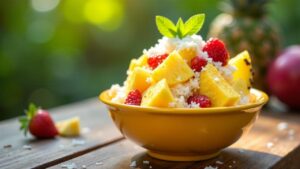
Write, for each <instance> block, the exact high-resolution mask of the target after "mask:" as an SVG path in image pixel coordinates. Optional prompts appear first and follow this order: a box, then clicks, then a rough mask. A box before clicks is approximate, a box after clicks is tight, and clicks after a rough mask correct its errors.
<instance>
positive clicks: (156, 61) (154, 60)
mask: <svg viewBox="0 0 300 169" xmlns="http://www.w3.org/2000/svg"><path fill="white" fill-rule="evenodd" d="M167 57H168V54H163V55H157V56H152V57H149V58H148V61H147V62H148V65H149V66H150V67H151V68H152V69H155V68H156V67H157V66H158V65H160V64H161V63H162V62H163V61H164V60H165V59H166V58H167Z"/></svg>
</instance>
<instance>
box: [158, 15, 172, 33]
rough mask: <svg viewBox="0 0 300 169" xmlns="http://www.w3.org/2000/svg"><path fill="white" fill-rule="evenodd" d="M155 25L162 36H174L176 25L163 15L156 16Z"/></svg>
mask: <svg viewBox="0 0 300 169" xmlns="http://www.w3.org/2000/svg"><path fill="white" fill-rule="evenodd" d="M156 26H157V29H158V31H159V32H160V33H161V34H162V35H163V36H166V37H169V38H174V37H175V36H176V26H175V25H174V23H173V22H172V21H171V20H170V19H168V18H166V17H163V16H156Z"/></svg>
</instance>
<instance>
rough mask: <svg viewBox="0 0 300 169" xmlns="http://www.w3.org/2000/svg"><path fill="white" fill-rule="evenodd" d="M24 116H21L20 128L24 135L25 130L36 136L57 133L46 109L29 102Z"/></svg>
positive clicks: (45, 136)
mask: <svg viewBox="0 0 300 169" xmlns="http://www.w3.org/2000/svg"><path fill="white" fill-rule="evenodd" d="M25 113H26V116H24V117H21V118H20V119H19V121H20V122H21V127H20V129H21V130H24V134H25V136H26V134H27V131H28V130H29V132H30V133H31V134H32V135H34V136H35V137H37V138H52V137H55V136H56V135H58V131H57V129H56V127H55V124H54V122H53V120H52V118H51V116H50V115H49V113H48V112H47V111H46V110H43V109H40V108H37V107H36V106H35V105H34V104H32V103H31V104H30V105H29V108H28V110H27V111H26V112H25Z"/></svg>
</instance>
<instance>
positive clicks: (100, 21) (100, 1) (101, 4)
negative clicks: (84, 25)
mask: <svg viewBox="0 0 300 169" xmlns="http://www.w3.org/2000/svg"><path fill="white" fill-rule="evenodd" d="M123 15H124V7H123V4H122V2H121V1H120V0H89V1H87V3H86V4H85V7H84V16H85V18H86V20H87V21H88V22H90V23H92V24H95V25H98V26H100V27H101V28H103V29H105V30H114V29H116V28H118V27H119V25H120V23H121V22H122V19H123Z"/></svg>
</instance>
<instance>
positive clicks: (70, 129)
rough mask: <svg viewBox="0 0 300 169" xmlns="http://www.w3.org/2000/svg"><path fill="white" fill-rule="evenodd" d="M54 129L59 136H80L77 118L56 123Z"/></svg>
mask: <svg viewBox="0 0 300 169" xmlns="http://www.w3.org/2000/svg"><path fill="white" fill-rule="evenodd" d="M55 125H56V128H57V129H58V133H59V135H61V136H66V137H73V136H78V135H80V120H79V117H73V118H71V119H67V120H64V121H60V122H57V123H56V124H55Z"/></svg>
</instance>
